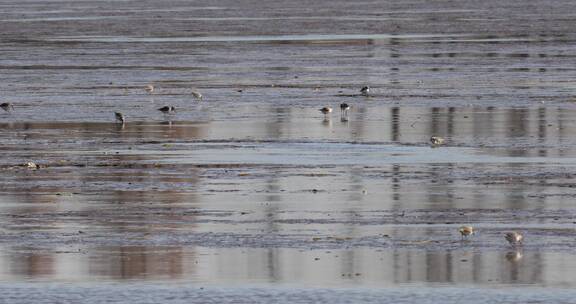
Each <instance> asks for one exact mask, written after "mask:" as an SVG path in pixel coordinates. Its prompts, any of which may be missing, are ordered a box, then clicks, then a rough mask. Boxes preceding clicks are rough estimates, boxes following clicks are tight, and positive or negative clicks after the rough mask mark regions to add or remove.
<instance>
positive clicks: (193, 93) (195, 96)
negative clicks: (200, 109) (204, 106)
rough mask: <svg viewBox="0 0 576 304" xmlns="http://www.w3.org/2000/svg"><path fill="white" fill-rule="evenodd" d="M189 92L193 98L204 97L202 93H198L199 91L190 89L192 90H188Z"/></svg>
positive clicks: (200, 98) (199, 98)
mask: <svg viewBox="0 0 576 304" xmlns="http://www.w3.org/2000/svg"><path fill="white" fill-rule="evenodd" d="M190 94H192V96H194V98H196V99H198V100H202V98H204V96H202V94H200V92H196V91H192V92H190Z"/></svg>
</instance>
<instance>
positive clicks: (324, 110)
mask: <svg viewBox="0 0 576 304" xmlns="http://www.w3.org/2000/svg"><path fill="white" fill-rule="evenodd" d="M319 111H320V112H322V114H324V118H326V117H327V116H328V114H330V113H332V108H331V107H323V108H322V109H320V110H319Z"/></svg>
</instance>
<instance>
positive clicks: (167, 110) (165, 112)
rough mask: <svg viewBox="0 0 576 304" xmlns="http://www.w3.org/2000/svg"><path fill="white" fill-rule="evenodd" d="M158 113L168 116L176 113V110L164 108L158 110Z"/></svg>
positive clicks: (168, 107) (169, 107) (171, 107)
mask: <svg viewBox="0 0 576 304" xmlns="http://www.w3.org/2000/svg"><path fill="white" fill-rule="evenodd" d="M158 111H160V112H162V113H164V114H170V113H174V112H176V108H175V107H173V106H164V107H161V108H159V109H158Z"/></svg>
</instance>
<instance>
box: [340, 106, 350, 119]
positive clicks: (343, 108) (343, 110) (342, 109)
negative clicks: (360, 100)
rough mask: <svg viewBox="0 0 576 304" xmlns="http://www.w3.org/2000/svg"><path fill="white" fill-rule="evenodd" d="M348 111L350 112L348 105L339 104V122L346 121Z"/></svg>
mask: <svg viewBox="0 0 576 304" xmlns="http://www.w3.org/2000/svg"><path fill="white" fill-rule="evenodd" d="M348 110H350V105H348V104H347V103H341V104H340V120H341V121H344V122H345V121H348Z"/></svg>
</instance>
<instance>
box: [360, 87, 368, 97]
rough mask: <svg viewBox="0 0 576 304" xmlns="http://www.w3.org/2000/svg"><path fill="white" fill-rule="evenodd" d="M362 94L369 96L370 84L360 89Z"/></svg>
mask: <svg viewBox="0 0 576 304" xmlns="http://www.w3.org/2000/svg"><path fill="white" fill-rule="evenodd" d="M360 94H362V95H364V96H368V94H370V87H369V86H365V87H362V89H360Z"/></svg>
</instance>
